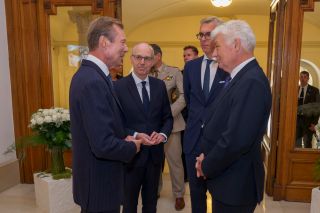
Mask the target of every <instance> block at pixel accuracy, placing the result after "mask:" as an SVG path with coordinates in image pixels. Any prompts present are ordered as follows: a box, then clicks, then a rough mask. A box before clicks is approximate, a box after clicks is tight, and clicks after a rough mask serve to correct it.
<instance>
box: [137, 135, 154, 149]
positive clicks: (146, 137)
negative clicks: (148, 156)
mask: <svg viewBox="0 0 320 213" xmlns="http://www.w3.org/2000/svg"><path fill="white" fill-rule="evenodd" d="M136 139H138V140H141V141H142V144H143V145H147V146H151V145H154V142H153V141H152V140H151V137H150V136H149V135H147V134H145V133H138V134H137V136H136Z"/></svg>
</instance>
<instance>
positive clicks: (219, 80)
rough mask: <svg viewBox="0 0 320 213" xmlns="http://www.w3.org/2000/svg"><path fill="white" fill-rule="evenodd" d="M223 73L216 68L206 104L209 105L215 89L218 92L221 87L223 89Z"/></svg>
mask: <svg viewBox="0 0 320 213" xmlns="http://www.w3.org/2000/svg"><path fill="white" fill-rule="evenodd" d="M224 73H225V71H224V70H222V69H220V68H219V67H218V68H217V71H216V75H215V77H214V80H213V82H212V86H211V89H210V93H209V98H208V100H207V102H209V103H210V102H211V100H212V99H213V98H214V94H215V92H216V90H217V89H219V90H220V89H222V88H221V87H223V85H224V79H225V76H224ZM218 87H220V88H218Z"/></svg>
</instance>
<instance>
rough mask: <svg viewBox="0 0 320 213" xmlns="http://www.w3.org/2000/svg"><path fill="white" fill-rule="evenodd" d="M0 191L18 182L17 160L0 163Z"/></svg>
mask: <svg viewBox="0 0 320 213" xmlns="http://www.w3.org/2000/svg"><path fill="white" fill-rule="evenodd" d="M0 177H1V181H0V192H2V191H4V190H6V189H8V188H10V187H12V186H14V185H17V184H19V183H20V174H19V162H18V160H12V161H9V162H6V163H3V164H0Z"/></svg>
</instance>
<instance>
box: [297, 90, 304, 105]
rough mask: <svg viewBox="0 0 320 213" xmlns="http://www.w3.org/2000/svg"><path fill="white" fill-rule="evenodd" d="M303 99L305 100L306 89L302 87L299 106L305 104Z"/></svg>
mask: <svg viewBox="0 0 320 213" xmlns="http://www.w3.org/2000/svg"><path fill="white" fill-rule="evenodd" d="M303 98H304V88H303V87H302V88H301V92H300V95H299V99H298V106H300V105H302V104H303Z"/></svg>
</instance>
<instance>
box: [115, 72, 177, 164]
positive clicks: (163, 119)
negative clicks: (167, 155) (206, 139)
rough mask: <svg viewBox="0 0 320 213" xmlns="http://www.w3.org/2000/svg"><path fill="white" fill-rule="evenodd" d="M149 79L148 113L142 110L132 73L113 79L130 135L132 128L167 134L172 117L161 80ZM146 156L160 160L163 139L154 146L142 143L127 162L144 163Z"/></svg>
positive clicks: (149, 133)
mask: <svg viewBox="0 0 320 213" xmlns="http://www.w3.org/2000/svg"><path fill="white" fill-rule="evenodd" d="M149 83H150V93H151V94H150V109H149V114H146V113H145V112H144V110H143V104H142V100H141V98H140V95H139V92H138V89H137V86H136V84H135V81H134V79H133V77H132V75H131V74H130V75H129V76H127V77H124V78H122V79H120V80H117V81H115V83H114V88H115V91H116V94H117V96H118V98H119V101H120V103H121V105H122V107H123V112H124V115H125V126H126V128H127V129H128V130H129V131H128V133H129V134H131V135H133V133H134V132H141V133H146V134H148V135H151V133H152V132H153V131H156V132H159V133H160V132H161V133H164V134H166V136H167V137H169V135H170V134H171V130H172V126H173V118H172V114H171V108H170V103H169V99H168V95H167V90H166V87H165V84H164V82H163V81H161V80H159V79H156V78H153V77H149ZM147 160H152V161H153V163H154V164H161V163H162V161H163V143H160V144H158V145H155V146H144V145H142V146H141V150H140V152H139V153H138V154H137V155H136V156H135V157H134V159H133V160H132V161H131V162H130V163H129V164H128V166H129V167H137V166H144V165H145V164H146V162H147Z"/></svg>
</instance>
